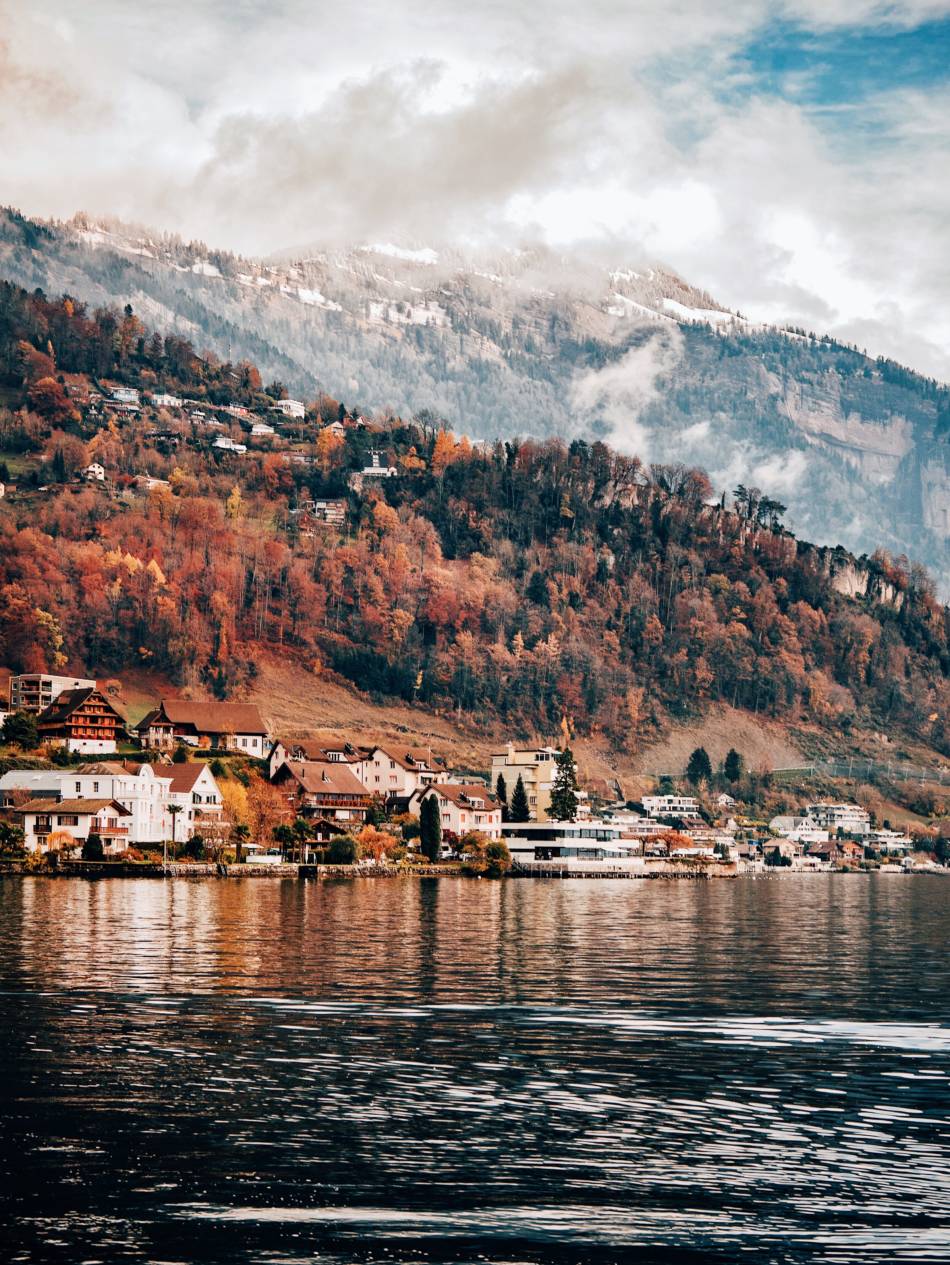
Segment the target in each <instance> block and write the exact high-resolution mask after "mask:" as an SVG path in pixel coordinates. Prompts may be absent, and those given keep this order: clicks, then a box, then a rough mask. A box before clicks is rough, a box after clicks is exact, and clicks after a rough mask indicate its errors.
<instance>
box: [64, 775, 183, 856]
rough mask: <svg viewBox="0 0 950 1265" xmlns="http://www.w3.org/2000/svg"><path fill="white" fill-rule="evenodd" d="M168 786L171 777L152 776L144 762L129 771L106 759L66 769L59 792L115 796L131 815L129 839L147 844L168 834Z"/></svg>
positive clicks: (74, 796)
mask: <svg viewBox="0 0 950 1265" xmlns="http://www.w3.org/2000/svg"><path fill="white" fill-rule="evenodd" d="M170 787H171V778H170V777H168V776H164V775H159V776H156V772H155V770H153V769H152V767H151V766H150V765H148V764H143V765H142V766H141V767H140V768H139V769H138V770H137V771H129V770H128V769H126V768H124V767H123V766H122V765H121V764H119V763H118V762H111V761H110V762H104V763H102V764H98V765H96V764H93V765H86V764H80V765H77V767H76V768H75V769H70V770H66V771H65V776H64V778H63V782H62V790H61V792H60V793H61V794H62V797H63V798H64V799H99V798H102V797H107V798H109V799H115V800H118V801H119V803H120V804H124V805H125V806H126V808H128V810H129V813H130V816H131V823H130V829H129V842H130V843H133V844H139V843H143V844H149V843H161V842H162V841H163V840H165V839H170V838H171V828H172V819H171V816H170V815H169V812H168V805H169V803H170V802H171V799H170V795H169V791H170Z"/></svg>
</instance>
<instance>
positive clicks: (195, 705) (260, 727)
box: [138, 698, 267, 734]
mask: <svg viewBox="0 0 950 1265" xmlns="http://www.w3.org/2000/svg"><path fill="white" fill-rule="evenodd" d="M163 718H164V720H166V721H167V722H168V723H170V724H172V725H185V726H189V725H190V726H191V727H192V728H193V729H196V730H198V732H199V733H211V734H266V733H267V726H266V725H265V724H264V720H263V718H262V716H261V713H260V711H259V710H258V708H257V706H256V704H254V703H210V702H192V701H190V700H188V699H184V698H163V699H162V701H161V703H160V705H159V706H158V707H157V708H156V709H155V710H154V711H152V712H149V714H148V715H147V716H146V717H145V718H144V719H143V720H141V721H140V722H139V725H138V728H139V729H147V728H148V727H149V725H151V724H155V723H156V722H161V720H162V719H163Z"/></svg>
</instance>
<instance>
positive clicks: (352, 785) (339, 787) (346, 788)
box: [278, 760, 369, 796]
mask: <svg viewBox="0 0 950 1265" xmlns="http://www.w3.org/2000/svg"><path fill="white" fill-rule="evenodd" d="M283 769H289V770H290V772H291V774H292V775H293V777H294V778H295V779H296V781H297V782H299V783H300V786H301V789H302V790H304V791H306V793H307V794H308V795H348V796H353V795H366V796H369V791H368V790H367V789H366V787H365V786H364V785H363V783H362V782H361V781H360V780H359V778H358V777H357V776H356V774H355V773H354V772H353V770H352V769H351V768H350V767H349V766H348V765H346V764H344V763H342V761H338V760H336V761H334V760H287V761H285V763H284V764H282V765H281V767H280V769H279V770H278V773H280V772H281V771H282V770H283Z"/></svg>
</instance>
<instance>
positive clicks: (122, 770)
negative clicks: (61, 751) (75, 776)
mask: <svg viewBox="0 0 950 1265" xmlns="http://www.w3.org/2000/svg"><path fill="white" fill-rule="evenodd" d="M137 771H138V766H137V765H136V766H135V767H133V768H131V769H130V768H129V766H128V765H127V764H126V763H125V762H124V761H122V760H96V761H93V762H92V763H90V764H77V765H76V766H75V767H74V768H72V769H66V770H65V773H66V775H67V776H68V775H69V774H70V773H84V774H88V773H103V774H105V775H107V776H108V777H124V776H125V774H126V773H135V772H137Z"/></svg>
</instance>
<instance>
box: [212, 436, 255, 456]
mask: <svg viewBox="0 0 950 1265" xmlns="http://www.w3.org/2000/svg"><path fill="white" fill-rule="evenodd" d="M211 446H212V448H220V449H222V450H223V451H224V452H247V444H236V443H235V442H234V440H233V439H232V438H231V437H230V435H219V436H218V438H217V439H216V440H215V441H214V443H213V444H212V445H211Z"/></svg>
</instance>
